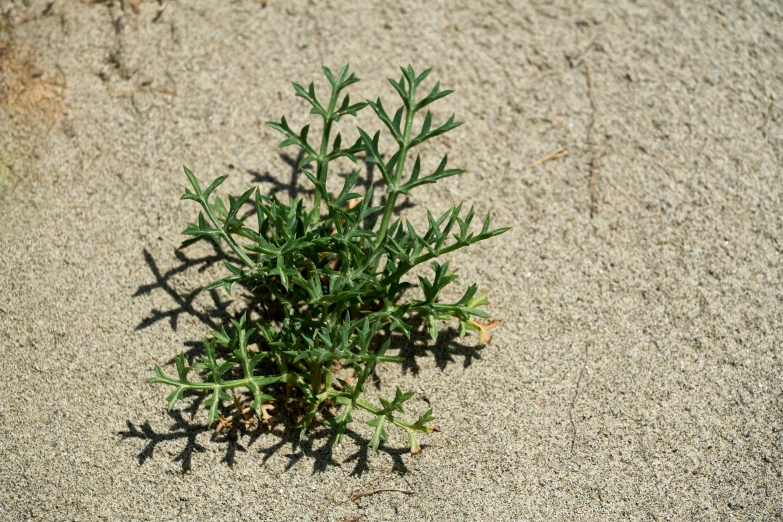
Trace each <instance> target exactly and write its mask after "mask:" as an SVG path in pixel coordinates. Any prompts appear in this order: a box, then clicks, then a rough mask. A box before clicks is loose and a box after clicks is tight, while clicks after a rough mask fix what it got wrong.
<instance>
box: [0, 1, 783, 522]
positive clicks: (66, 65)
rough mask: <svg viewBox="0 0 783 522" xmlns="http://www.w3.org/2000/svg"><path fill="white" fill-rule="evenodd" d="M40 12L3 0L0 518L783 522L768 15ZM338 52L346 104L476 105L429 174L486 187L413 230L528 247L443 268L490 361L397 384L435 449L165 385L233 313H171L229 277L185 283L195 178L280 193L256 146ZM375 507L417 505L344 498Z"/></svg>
mask: <svg viewBox="0 0 783 522" xmlns="http://www.w3.org/2000/svg"><path fill="white" fill-rule="evenodd" d="M48 3H49V2H47V1H45V0H32V1H30V2H21V1H11V2H9V1H3V2H1V3H0V6H1V7H2V11H3V13H4V14H3V20H4V21H3V28H2V37H1V40H0V41H2V43H3V45H4V49H3V50H2V52H3V55H2V58H0V59H2V60H3V63H2V71H3V73H2V74H3V78H2V80H3V85H4V86H3V96H4V98H3V102H2V105H1V106H0V134H2V138H0V144H2V147H3V150H2V151H1V152H2V154H0V158H2V170H1V171H0V174H2V181H1V183H0V186H2V188H3V191H4V193H3V195H2V203H3V206H2V227H0V247H1V248H2V257H0V274H1V275H2V279H0V351H1V352H2V357H0V375H2V377H0V380H1V381H2V384H1V385H0V519H3V520H28V519H44V520H58V521H59V520H240V519H242V520H314V519H317V518H318V517H319V516H320V517H321V519H322V520H332V521H338V520H344V519H346V520H365V521H373V520H471V521H473V520H475V521H480V520H486V521H494V520H545V519H552V520H629V519H633V520H723V519H730V518H732V517H733V518H734V519H739V520H771V519H775V518H776V517H781V516H783V478H782V477H781V472H783V452H782V449H783V396H781V392H783V379H781V377H782V376H783V363H782V361H781V356H780V354H781V341H782V340H783V331H781V326H782V325H783V283H781V277H782V276H783V270H782V267H783V263H782V261H783V260H782V259H781V255H782V253H783V6H781V4H780V3H779V2H775V1H774V0H769V1H763V0H759V1H756V2H749V1H743V2H712V5H711V6H709V5H707V2H700V1H697V2H690V1H677V0H675V1H669V2H647V1H637V2H630V1H628V2H624V1H617V2H612V4H613V5H604V3H602V2H580V3H578V5H574V2H570V1H566V0H563V1H556V2H537V3H535V4H536V5H531V4H529V3H527V2H507V3H504V4H501V3H497V4H496V3H491V2H477V1H470V2H461V3H457V2H455V3H451V2H404V3H402V4H399V5H394V6H390V5H387V4H384V3H380V2H378V3H372V4H370V3H364V2H362V3H358V2H357V3H355V4H354V5H353V6H352V7H341V3H339V2H323V1H321V0H316V1H311V2H299V1H296V2H290V1H285V2H282V1H277V0H269V4H268V6H267V7H266V8H262V7H261V4H260V2H258V1H252V0H241V1H232V2H228V1H219V2H218V1H209V0H204V1H186V0H177V1H169V0H167V1H166V2H165V5H166V7H165V10H164V11H163V12H162V14H161V15H160V16H159V17H157V21H155V19H156V15H157V13H158V3H157V2H152V1H140V2H139V4H140V11H139V12H135V11H134V10H133V9H132V7H131V2H129V1H128V0H125V2H124V6H125V8H124V10H123V8H122V3H120V2H119V1H114V2H89V1H84V2H78V1H75V0H73V1H67V2H66V1H60V0H57V1H56V2H54V3H53V5H52V6H51V7H50V8H49V9H48V10H47V5H48ZM27 4H29V5H27ZM393 4H397V3H396V2H394V3H393ZM537 4H540V5H537ZM44 11H46V13H45V14H42V13H44ZM12 60H14V61H13V63H11V61H12ZM348 61H349V62H350V63H351V65H352V67H353V69H354V70H355V71H356V72H357V74H358V75H359V76H360V77H361V78H364V79H366V81H364V82H363V83H361V84H359V85H358V88H357V89H356V90H355V93H356V96H375V95H377V94H378V93H382V95H383V97H384V99H385V100H388V101H387V104H388V103H390V102H391V99H392V94H393V92H392V89H391V88H390V87H389V86H388V85H387V84H385V80H384V78H385V77H386V76H390V75H392V76H395V77H396V76H397V74H398V73H397V69H396V67H397V65H399V64H407V63H408V62H410V63H413V64H414V65H415V66H417V67H418V68H424V67H428V66H432V67H434V72H433V77H435V78H439V79H441V80H442V82H443V85H444V86H446V87H448V88H453V89H455V90H456V93H455V94H454V95H453V96H452V97H450V98H449V99H447V101H446V102H442V103H441V104H439V105H438V106H436V109H437V110H436V116H437V117H438V118H445V117H446V116H448V114H449V113H450V111H452V110H453V111H455V112H456V113H457V115H458V116H459V117H461V118H462V119H464V120H465V121H466V122H467V124H466V125H464V126H463V127H461V128H460V129H458V130H457V131H455V132H453V133H452V134H451V135H450V136H449V137H448V138H446V139H444V140H443V141H442V142H441V144H440V145H439V146H438V147H437V150H436V151H434V152H445V151H448V152H449V154H450V158H451V160H452V162H453V163H454V164H455V165H462V166H464V167H465V168H467V169H468V170H469V173H468V174H466V175H465V176H463V177H462V178H460V179H458V180H456V181H454V182H452V183H448V182H446V183H441V184H440V185H438V186H437V188H436V189H431V190H428V189H424V190H419V191H418V192H416V193H415V194H414V195H413V198H412V202H413V203H414V204H415V207H413V208H411V209H409V210H407V211H406V212H408V213H409V215H410V216H412V219H414V220H418V221H417V222H421V219H422V216H423V212H424V209H425V208H432V209H433V210H441V211H442V210H443V209H445V208H447V206H448V205H450V204H453V203H455V202H458V201H460V200H465V201H466V202H468V203H475V204H476V205H477V208H478V209H479V210H482V211H483V210H487V209H490V208H493V209H494V210H495V217H496V220H497V223H498V224H500V225H506V224H509V225H514V227H515V228H514V229H513V231H511V232H510V233H508V234H507V235H505V236H503V237H501V238H499V239H498V240H495V241H493V242H491V243H487V244H486V246H485V248H483V249H481V248H474V249H473V250H470V251H465V252H461V253H459V254H458V255H454V256H453V257H452V262H453V265H454V266H455V267H459V268H460V277H461V280H460V281H461V283H460V284H461V285H462V286H461V288H464V287H465V286H466V285H467V284H469V283H470V282H473V281H478V282H479V283H480V284H481V285H482V286H483V287H485V288H488V289H490V290H491V296H492V305H491V307H490V309H491V311H492V313H493V314H494V315H495V316H497V317H499V318H502V319H503V320H504V322H503V325H502V326H501V327H499V328H498V329H496V330H495V332H494V333H495V338H494V341H493V343H492V344H491V345H490V346H487V347H484V348H483V349H478V350H477V349H476V348H474V344H475V338H470V339H467V340H465V341H464V342H462V343H461V342H459V341H457V342H455V343H452V344H448V343H442V344H440V345H438V346H435V347H432V346H425V345H422V346H420V347H419V348H417V350H416V351H417V353H418V354H419V355H418V356H417V357H416V359H415V361H416V363H417V364H418V365H419V366H420V369H421V371H420V374H419V375H415V374H414V373H415V372H412V371H410V365H409V367H408V369H403V368H399V367H394V366H387V367H385V368H383V370H382V371H381V374H380V375H381V378H382V387H381V390H380V391H381V393H384V394H388V393H390V391H391V390H393V388H394V386H395V385H398V384H399V385H400V386H401V387H403V389H411V390H416V391H419V392H421V393H422V394H424V395H426V398H427V399H428V400H429V402H430V403H431V405H432V407H433V408H434V411H435V415H436V416H437V425H438V426H439V427H440V428H441V429H442V430H443V431H442V433H440V434H435V435H432V436H428V437H424V438H423V443H424V451H423V453H422V454H421V455H420V456H418V457H416V458H411V457H410V456H409V455H407V453H406V452H405V443H404V440H403V439H402V436H401V434H400V433H397V432H391V437H392V438H391V440H390V441H389V443H388V444H387V445H386V446H385V447H384V448H383V449H382V451H380V452H378V453H375V452H372V451H370V452H367V451H366V450H365V449H364V448H365V447H366V441H367V439H368V438H369V435H370V428H369V427H367V426H366V425H364V424H362V423H361V422H357V423H355V424H354V429H355V432H354V433H355V434H354V435H352V436H351V437H349V438H348V440H347V442H346V443H344V444H343V445H341V446H333V445H331V444H330V440H331V439H330V437H329V432H328V431H323V430H322V431H319V432H318V433H317V434H316V436H315V437H313V438H312V439H309V440H306V441H304V442H303V443H302V445H301V446H300V447H299V448H297V449H294V447H293V438H292V437H288V438H287V439H282V440H281V439H280V437H278V436H277V435H275V434H270V433H266V432H259V433H258V434H255V435H254V434H249V435H245V436H243V437H242V438H240V439H239V440H238V441H237V442H235V443H231V442H227V441H225V440H223V439H222V438H221V439H219V440H214V439H213V436H212V433H211V432H207V431H205V426H204V423H205V419H206V415H205V413H204V411H203V410H201V411H199V412H198V413H197V414H196V415H195V417H194V418H192V419H191V414H192V412H190V411H183V412H181V413H180V415H181V416H180V417H178V418H179V419H180V421H179V422H178V421H177V420H176V419H175V418H173V417H170V416H168V415H167V414H166V412H165V410H164V406H165V404H164V399H163V397H164V395H165V393H167V392H166V390H164V389H163V388H161V387H155V386H151V385H147V384H146V383H145V379H146V378H148V377H149V376H150V375H152V366H153V364H155V363H165V362H166V361H168V360H170V358H171V357H172V356H173V355H175V354H176V353H177V352H179V351H180V350H182V349H184V348H185V345H184V343H191V342H193V341H197V340H198V339H199V338H200V337H201V336H202V335H205V334H206V333H207V332H208V331H209V329H210V326H209V325H208V324H207V323H208V322H209V321H215V320H216V319H215V317H214V316H213V314H212V312H213V311H214V310H215V301H214V300H213V298H212V297H211V296H210V295H209V294H206V295H200V296H198V297H197V298H195V300H192V303H191V302H190V301H188V300H187V299H185V300H184V301H182V299H183V297H182V296H187V295H188V294H189V293H190V292H193V291H195V290H197V289H198V288H199V285H201V284H204V283H206V282H207V281H208V280H210V279H209V278H210V277H211V276H214V275H215V274H217V273H220V270H218V269H214V270H213V269H208V270H206V271H200V268H201V267H202V264H198V263H196V264H192V265H191V266H190V267H189V268H187V269H184V270H181V271H177V270H176V269H177V267H180V266H181V264H182V263H181V262H180V261H179V260H178V259H177V257H176V256H175V247H176V246H177V245H178V244H179V241H180V240H181V236H180V235H179V232H180V231H181V230H182V228H183V227H184V223H185V222H186V221H187V220H188V219H193V218H194V216H195V215H196V209H195V207H194V205H193V204H192V203H189V202H181V201H179V200H178V197H179V195H180V194H181V193H182V191H183V189H184V187H185V178H184V177H183V175H182V172H181V165H182V164H187V165H189V166H190V167H192V168H193V169H194V170H195V172H196V173H197V174H198V175H199V177H200V178H201V179H202V180H206V179H208V178H209V179H211V178H212V177H215V176H217V175H218V174H220V173H226V172H231V173H232V176H231V178H230V179H229V181H228V182H227V184H226V187H227V188H230V189H231V190H233V191H235V192H237V191H239V190H241V189H243V188H245V187H246V186H248V185H250V184H251V183H253V182H254V176H253V174H251V171H253V172H257V173H260V174H262V175H263V174H264V173H266V172H269V173H271V177H272V179H275V180H276V181H277V182H279V183H283V184H288V183H290V180H291V170H290V167H289V166H287V165H286V164H285V163H284V162H283V161H282V160H281V158H280V157H279V155H278V150H277V149H276V148H275V145H276V143H277V142H278V141H279V137H278V136H277V135H275V134H274V132H273V131H272V130H271V129H269V128H267V127H265V126H264V125H263V122H264V121H266V120H269V119H276V118H279V117H280V116H281V115H284V114H285V115H290V119H291V120H292V121H294V122H297V123H301V122H304V121H305V118H306V117H307V115H306V108H305V106H304V105H303V103H301V102H300V101H299V100H296V99H294V98H293V96H292V89H291V88H290V85H289V83H290V82H291V81H307V82H309V81H310V80H311V79H315V78H317V75H318V74H319V70H318V67H319V66H320V64H322V63H325V64H329V65H331V66H334V67H339V65H341V64H342V63H344V62H348ZM9 64H10V65H9ZM588 69H589V71H590V76H591V79H592V84H593V85H592V87H593V95H594V101H595V104H596V108H597V113H596V116H597V118H596V121H595V127H594V140H595V141H594V143H595V146H596V149H597V168H598V170H597V172H596V174H597V177H596V179H595V189H596V191H595V195H596V210H597V212H596V214H595V216H594V217H593V218H591V217H590V206H591V204H590V200H591V194H590V189H589V178H590V175H591V172H592V169H591V165H592V162H593V152H594V149H593V147H592V145H591V141H590V136H589V132H590V128H591V122H592V118H593V113H594V112H593V109H594V107H593V105H592V104H591V97H590V93H589V89H588V84H587V75H586V72H587V70H588ZM320 85H323V84H322V83H321V84H320ZM9 86H11V87H13V88H14V89H16V90H13V89H11V88H10V87H9ZM20 86H21V87H20ZM13 93H15V94H13ZM361 121H362V122H363V124H364V125H368V126H373V127H372V128H377V124H376V123H374V122H373V121H372V119H371V118H369V114H365V115H364V117H363V118H362V120H361ZM558 148H564V149H567V150H568V151H569V152H570V154H569V155H568V156H565V157H561V158H558V159H555V160H552V161H550V162H547V163H544V164H542V165H539V166H537V167H535V168H530V167H529V165H530V164H531V163H532V162H534V161H535V160H537V159H538V158H540V157H542V156H544V155H546V154H548V153H550V152H552V151H554V150H556V149H558ZM434 152H433V153H434ZM229 164H230V165H233V166H234V169H233V170H229V166H228V165H229ZM300 181H301V180H300ZM304 181H306V180H304ZM262 186H263V187H264V188H265V189H267V190H272V189H273V188H274V185H273V184H272V183H269V182H264V183H263V184H262ZM302 186H304V184H302ZM281 195H282V196H285V195H286V189H283V191H282V192H281ZM210 253H211V250H210V249H209V248H206V247H200V248H194V249H190V250H188V251H186V255H187V257H188V258H194V259H195V258H198V257H200V256H208V255H210ZM155 270H158V271H159V274H161V275H156V273H155ZM170 271H174V272H170ZM166 273H169V275H170V276H168V277H165V278H164V277H163V275H162V274H166ZM215 295H216V296H217V299H219V300H220V301H221V302H225V301H228V298H227V297H226V296H225V295H224V294H222V293H217V294H215ZM178 299H179V300H180V301H179V302H178ZM237 309H238V308H237V307H236V306H233V307H231V308H230V310H231V311H232V312H235V311H236V310H237ZM410 351H411V350H408V352H410ZM167 368H168V370H169V371H171V367H170V366H169V367H167ZM372 393H376V392H375V391H373V392H372ZM185 406H187V405H185ZM426 408H427V403H426V402H425V401H424V400H423V396H422V395H420V396H419V398H417V399H416V400H415V402H413V403H412V405H411V410H412V411H414V412H421V411H423V410H424V409H426ZM365 420H366V419H365ZM123 433H124V435H123ZM392 466H396V471H391V469H392ZM183 470H184V471H185V472H184V473H183ZM381 486H387V487H395V488H404V489H411V490H413V491H415V494H413V495H410V496H409V495H406V494H403V493H400V492H385V493H379V494H376V495H373V496H367V497H364V498H361V499H359V500H358V501H356V502H347V503H343V504H338V502H339V501H342V500H345V499H346V498H348V497H349V496H350V495H351V493H352V492H354V491H362V490H366V489H372V488H375V487H381ZM332 498H333V502H332V503H331V504H330V505H328V506H327V502H329V500H330V499H332ZM324 506H326V509H322V508H323V507H324ZM351 517H354V518H351Z"/></svg>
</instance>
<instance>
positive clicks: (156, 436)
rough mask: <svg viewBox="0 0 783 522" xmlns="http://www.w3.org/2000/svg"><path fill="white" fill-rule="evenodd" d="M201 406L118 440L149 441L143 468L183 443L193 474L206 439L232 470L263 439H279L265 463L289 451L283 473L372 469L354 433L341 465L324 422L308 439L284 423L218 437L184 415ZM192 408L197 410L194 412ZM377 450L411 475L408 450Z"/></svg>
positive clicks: (182, 456) (265, 453)
mask: <svg viewBox="0 0 783 522" xmlns="http://www.w3.org/2000/svg"><path fill="white" fill-rule="evenodd" d="M200 403H201V400H200V399H196V400H195V401H194V403H193V404H192V405H191V406H190V407H188V408H186V409H185V410H171V411H169V412H168V416H169V418H170V419H171V420H172V421H173V422H174V423H173V424H172V425H171V426H169V428H168V430H167V431H155V430H154V429H153V428H152V426H151V424H150V421H149V420H146V421H144V422H143V423H140V424H138V425H136V424H134V423H133V422H131V421H130V420H129V419H127V420H126V421H125V423H126V428H127V429H126V430H124V431H119V432H117V435H119V436H120V441H121V442H122V441H126V440H129V439H137V440H141V441H143V442H145V446H144V447H143V448H142V450H141V451H140V452H139V453H138V454H137V455H136V460H137V461H138V463H139V465H143V464H145V463H146V462H147V461H148V460H150V459H151V458H152V457H153V456H154V453H155V449H156V448H158V446H160V445H162V444H168V443H174V442H177V441H184V446H183V447H182V450H181V451H180V452H179V453H178V454H177V456H176V457H174V462H180V463H181V470H182V473H187V472H189V471H191V469H192V467H193V456H194V454H196V453H205V452H206V451H207V448H206V447H205V446H204V445H202V444H200V443H199V442H198V438H199V437H200V436H202V435H203V434H211V435H210V440H212V441H213V442H216V443H218V444H221V445H222V446H223V447H224V452H225V453H224V455H223V458H222V459H221V462H222V463H224V464H226V465H227V466H229V467H233V466H234V464H235V463H236V460H237V455H238V454H239V453H247V452H248V451H249V450H250V448H251V447H252V446H253V445H254V444H256V443H257V442H258V440H259V439H261V438H262V436H263V435H265V434H271V435H273V436H275V437H277V438H278V440H277V442H275V443H274V444H271V445H270V446H268V447H265V448H261V449H259V450H258V453H259V454H260V455H262V462H264V463H266V462H267V461H268V460H269V459H271V458H272V457H273V456H274V455H276V454H278V453H280V452H285V453H283V456H284V457H285V458H286V459H288V462H287V463H286V465H285V471H289V470H291V469H293V468H294V467H295V466H296V465H297V464H299V463H300V462H304V461H310V462H312V466H313V467H312V473H313V474H315V473H320V472H324V471H326V470H327V469H328V468H330V467H338V468H342V467H343V464H346V463H353V469H352V470H351V472H350V475H355V476H361V475H362V474H364V473H365V472H367V471H370V469H371V468H370V466H369V451H370V447H369V439H366V438H364V437H361V436H360V435H358V434H356V433H354V432H352V431H347V432H346V433H345V437H347V438H350V439H351V440H353V441H354V442H355V443H356V446H357V447H358V449H357V450H356V452H354V453H352V454H351V455H349V456H348V457H347V458H345V460H344V461H343V462H342V463H340V462H339V461H338V460H337V459H336V457H335V455H334V450H335V446H336V444H337V434H336V433H335V431H334V430H333V429H331V428H330V427H329V426H327V425H325V424H323V423H317V424H314V426H313V428H312V430H313V431H312V432H311V433H310V434H308V435H307V436H306V437H305V438H302V437H301V435H300V432H299V430H298V429H296V428H294V426H293V425H292V424H286V425H285V426H283V427H282V428H274V429H270V428H267V427H264V426H262V425H261V424H260V423H258V425H257V426H256V427H255V428H253V429H240V428H238V429H233V430H230V431H227V432H225V433H222V434H218V433H217V432H216V431H215V430H214V429H213V428H209V427H207V426H206V425H205V424H201V423H195V422H192V421H188V420H186V419H185V417H184V416H183V412H186V411H192V412H195V410H197V409H198V406H199V405H200ZM193 405H195V406H196V407H195V408H194V407H193ZM320 441H323V444H319V442H320ZM426 446H427V445H426V444H422V448H426ZM379 451H382V452H384V453H386V454H387V455H389V456H390V457H391V458H392V461H393V469H395V470H397V471H398V472H399V473H402V474H404V473H407V472H408V468H407V466H406V465H405V462H404V459H403V458H402V456H403V455H404V454H406V453H408V450H407V449H406V448H391V447H389V446H387V445H386V444H381V446H380V447H379Z"/></svg>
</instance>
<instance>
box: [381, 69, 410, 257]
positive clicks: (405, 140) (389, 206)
mask: <svg viewBox="0 0 783 522" xmlns="http://www.w3.org/2000/svg"><path fill="white" fill-rule="evenodd" d="M415 96H416V85H415V84H411V92H410V100H411V101H410V106H408V105H406V106H405V132H404V134H403V136H402V146H401V147H400V156H399V157H398V158H397V165H396V166H395V169H394V187H393V189H394V190H392V191H391V192H390V193H389V199H388V200H387V201H386V208H385V209H384V210H383V220H382V221H381V228H380V230H378V239H377V240H376V242H375V248H376V249H377V248H378V247H379V246H380V245H381V243H383V240H384V239H386V231H387V230H388V229H389V222H390V221H391V217H392V214H394V205H395V203H396V202H397V194H399V192H398V191H397V187H399V185H400V182H401V181H402V171H403V169H404V168H405V159H406V158H407V156H408V147H409V145H410V138H411V129H412V128H413V116H414V115H415V111H414V109H413V107H414V106H413V100H414V98H415Z"/></svg>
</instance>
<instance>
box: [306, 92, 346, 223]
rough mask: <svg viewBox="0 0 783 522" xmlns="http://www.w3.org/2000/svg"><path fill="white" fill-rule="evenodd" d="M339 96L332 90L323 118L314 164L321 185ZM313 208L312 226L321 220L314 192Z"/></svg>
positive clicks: (318, 194)
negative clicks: (316, 165) (322, 127)
mask: <svg viewBox="0 0 783 522" xmlns="http://www.w3.org/2000/svg"><path fill="white" fill-rule="evenodd" d="M339 95H340V90H339V89H337V88H334V87H333V88H332V97H331V99H330V100H329V109H328V110H327V112H326V116H324V132H323V134H322V136H321V149H320V152H319V154H318V159H317V160H316V163H317V164H318V170H317V173H316V176H317V178H318V181H320V182H322V183H326V176H327V174H328V172H329V162H328V161H326V156H327V154H326V152H327V150H328V147H329V135H330V134H331V133H332V122H333V121H334V120H333V119H332V115H333V113H334V107H335V105H337V98H338V96H339ZM313 208H314V209H315V211H316V212H315V217H314V218H313V219H314V221H313V224H314V225H317V224H318V222H319V221H320V220H321V193H320V192H319V191H318V190H316V191H315V200H314V201H313Z"/></svg>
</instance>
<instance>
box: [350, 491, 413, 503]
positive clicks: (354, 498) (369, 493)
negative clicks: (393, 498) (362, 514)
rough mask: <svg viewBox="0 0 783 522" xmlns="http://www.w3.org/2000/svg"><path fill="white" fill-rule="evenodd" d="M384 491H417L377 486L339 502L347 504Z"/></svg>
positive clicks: (410, 492) (410, 493) (408, 492)
mask: <svg viewBox="0 0 783 522" xmlns="http://www.w3.org/2000/svg"><path fill="white" fill-rule="evenodd" d="M384 491H399V492H400V493H405V494H406V495H413V494H415V493H416V492H415V491H413V490H410V489H401V488H377V489H370V490H367V491H362V492H361V493H354V494H353V495H351V496H350V497H348V498H347V499H345V500H343V501H342V502H339V504H346V503H348V502H354V501H356V500H359V499H360V498H362V497H367V496H370V495H375V494H376V493H383V492H384Z"/></svg>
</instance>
